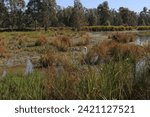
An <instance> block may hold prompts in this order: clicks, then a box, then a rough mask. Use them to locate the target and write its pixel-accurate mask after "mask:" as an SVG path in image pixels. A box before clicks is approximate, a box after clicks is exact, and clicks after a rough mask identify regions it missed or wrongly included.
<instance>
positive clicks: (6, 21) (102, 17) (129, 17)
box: [0, 0, 150, 30]
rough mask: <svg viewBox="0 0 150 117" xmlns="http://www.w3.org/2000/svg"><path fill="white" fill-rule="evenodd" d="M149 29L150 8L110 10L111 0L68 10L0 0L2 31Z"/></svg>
mask: <svg viewBox="0 0 150 117" xmlns="http://www.w3.org/2000/svg"><path fill="white" fill-rule="evenodd" d="M97 25H100V26H110V25H112V26H120V25H123V26H149V25H150V9H148V8H147V7H144V8H143V10H142V11H141V12H140V13H137V12H135V11H132V10H130V9H128V8H126V7H120V8H119V9H118V10H116V9H110V8H109V4H108V2H107V1H104V2H103V3H100V4H99V5H98V6H97V8H92V9H88V8H85V7H84V6H83V5H82V3H81V2H80V0H74V6H68V7H67V8H64V7H61V6H59V5H57V4H56V0H29V2H28V3H27V5H26V4H25V1H24V0H1V1H0V28H1V29H10V30H14V29H18V30H23V29H26V28H32V29H35V30H36V29H37V28H39V27H40V28H41V27H43V28H44V29H45V30H47V29H48V27H73V28H74V29H77V30H80V28H81V27H82V26H97Z"/></svg>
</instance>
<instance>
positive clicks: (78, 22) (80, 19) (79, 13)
mask: <svg viewBox="0 0 150 117" xmlns="http://www.w3.org/2000/svg"><path fill="white" fill-rule="evenodd" d="M84 22H85V17H84V8H83V6H82V4H81V2H80V0H74V8H73V10H72V14H71V17H70V23H71V26H72V27H73V28H75V29H76V30H80V28H81V26H82V25H84Z"/></svg>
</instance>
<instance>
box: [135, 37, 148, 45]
mask: <svg viewBox="0 0 150 117" xmlns="http://www.w3.org/2000/svg"><path fill="white" fill-rule="evenodd" d="M149 42H150V36H142V37H138V38H137V39H136V41H135V43H136V44H137V45H140V46H144V45H148V43H149Z"/></svg>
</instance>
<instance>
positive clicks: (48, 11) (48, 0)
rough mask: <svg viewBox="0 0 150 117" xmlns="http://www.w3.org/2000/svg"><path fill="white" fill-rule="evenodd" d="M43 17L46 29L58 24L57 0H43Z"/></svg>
mask: <svg viewBox="0 0 150 117" xmlns="http://www.w3.org/2000/svg"><path fill="white" fill-rule="evenodd" d="M42 17H43V25H44V29H45V31H47V28H48V27H49V26H50V25H55V24H56V22H57V21H56V20H57V18H56V1H55V0H43V1H42Z"/></svg>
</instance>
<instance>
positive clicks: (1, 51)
mask: <svg viewBox="0 0 150 117" xmlns="http://www.w3.org/2000/svg"><path fill="white" fill-rule="evenodd" d="M6 45H7V44H6V42H5V41H4V39H3V38H0V57H6V55H7V54H6V53H7V49H6Z"/></svg>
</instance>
